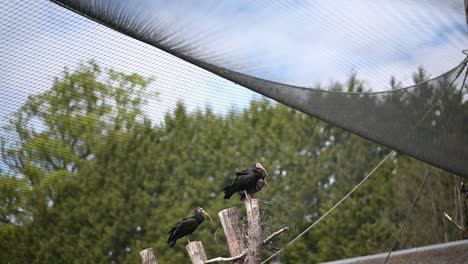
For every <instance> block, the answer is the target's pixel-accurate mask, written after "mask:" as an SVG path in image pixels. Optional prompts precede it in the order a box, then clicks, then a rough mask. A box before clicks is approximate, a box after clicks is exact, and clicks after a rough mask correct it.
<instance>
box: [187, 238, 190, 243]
mask: <svg viewBox="0 0 468 264" xmlns="http://www.w3.org/2000/svg"><path fill="white" fill-rule="evenodd" d="M187 241H188V243H189V244H190V239H189V236H187Z"/></svg>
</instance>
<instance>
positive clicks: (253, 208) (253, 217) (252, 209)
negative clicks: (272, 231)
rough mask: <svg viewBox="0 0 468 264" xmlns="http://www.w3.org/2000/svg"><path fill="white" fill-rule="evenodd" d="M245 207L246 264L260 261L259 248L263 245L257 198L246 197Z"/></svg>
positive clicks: (255, 263)
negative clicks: (246, 226) (246, 225)
mask: <svg viewBox="0 0 468 264" xmlns="http://www.w3.org/2000/svg"><path fill="white" fill-rule="evenodd" d="M245 208H246V209H247V222H248V225H249V227H248V229H247V236H248V238H247V246H248V250H247V256H246V257H245V262H244V263H247V264H259V263H260V262H261V249H262V245H263V239H262V228H261V226H260V207H259V205H258V200H257V199H246V200H245Z"/></svg>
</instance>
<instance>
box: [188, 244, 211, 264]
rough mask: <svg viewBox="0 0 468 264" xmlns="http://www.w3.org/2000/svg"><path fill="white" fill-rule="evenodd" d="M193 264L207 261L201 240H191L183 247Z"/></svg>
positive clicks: (202, 263) (201, 263)
mask: <svg viewBox="0 0 468 264" xmlns="http://www.w3.org/2000/svg"><path fill="white" fill-rule="evenodd" d="M185 248H186V249H187V252H188V253H189V256H190V259H191V260H192V263H193V264H204V263H205V261H207V258H206V253H205V250H204V249H203V244H202V242H201V241H192V242H190V243H188V245H187V246H186V247H185Z"/></svg>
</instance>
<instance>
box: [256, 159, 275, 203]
mask: <svg viewBox="0 0 468 264" xmlns="http://www.w3.org/2000/svg"><path fill="white" fill-rule="evenodd" d="M255 167H256V168H257V169H261V170H263V171H264V172H265V174H266V176H268V172H267V171H266V169H265V168H263V166H262V164H261V163H260V162H256V163H255ZM263 181H264V182H265V185H266V186H267V187H268V191H269V192H270V195H271V188H270V185H269V184H268V182H267V180H266V177H265V178H263Z"/></svg>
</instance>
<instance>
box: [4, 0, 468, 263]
mask: <svg viewBox="0 0 468 264" xmlns="http://www.w3.org/2000/svg"><path fill="white" fill-rule="evenodd" d="M55 2H56V3H55ZM55 2H52V1H46V0H28V1H19V0H18V1H16V0H15V1H5V3H2V6H1V7H0V17H1V19H2V20H3V21H2V22H3V23H0V29H1V30H0V31H1V32H2V38H1V40H0V50H1V52H0V76H1V77H2V78H1V82H0V83H1V84H0V126H1V130H0V142H1V149H0V151H1V153H0V154H1V160H0V241H1V242H0V262H1V263H73V262H78V263H109V262H111V263H137V262H139V261H140V259H139V258H140V257H139V252H140V251H141V250H143V249H145V248H149V247H151V248H153V249H154V251H155V252H156V255H157V257H158V259H159V261H160V262H161V263H187V262H188V261H189V258H188V256H187V254H186V252H185V248H184V247H185V244H186V240H185V238H182V239H180V240H179V241H178V242H177V243H176V245H175V247H174V248H169V246H168V245H167V243H166V240H167V238H168V231H169V230H170V229H171V228H172V227H173V226H174V225H175V224H176V223H177V222H178V221H180V220H181V219H182V218H184V217H188V216H191V215H193V213H194V210H195V208H196V207H198V206H202V207H203V208H204V209H205V210H206V211H208V212H209V213H210V214H211V216H212V217H213V220H214V221H213V222H209V221H207V219H205V222H203V223H202V224H201V226H200V227H199V228H198V229H197V230H196V232H194V234H193V236H192V237H191V239H192V240H201V241H203V245H204V248H205V251H206V253H207V255H208V257H209V258H212V257H217V256H228V255H229V252H228V250H227V246H226V241H225V237H224V234H223V232H222V228H221V225H220V223H219V219H218V217H216V212H219V211H221V210H223V209H226V208H229V207H237V208H239V213H240V215H241V218H240V220H241V224H242V227H243V231H244V232H245V229H246V220H245V209H244V204H243V203H242V202H240V201H239V197H238V196H237V194H236V195H234V196H233V197H232V198H231V199H230V200H224V199H223V193H222V190H223V187H224V186H225V185H226V184H227V183H230V182H231V181H232V179H233V177H234V175H235V172H236V171H240V170H242V169H246V168H248V167H249V166H251V165H252V163H253V162H255V161H259V162H261V163H262V164H263V165H264V167H265V168H266V169H267V170H268V172H269V176H268V180H269V182H270V184H271V186H272V190H273V191H272V195H271V196H269V195H268V191H266V190H265V188H264V189H263V190H261V191H259V192H258V193H255V197H257V198H259V199H260V208H261V216H260V217H261V220H262V221H261V228H262V237H263V238H266V237H268V236H269V235H271V234H273V233H274V232H275V231H277V230H280V229H281V228H283V227H285V226H287V227H288V228H289V231H288V232H285V233H283V234H282V235H280V236H278V237H277V238H275V239H273V240H272V241H271V243H269V244H268V245H265V247H264V248H263V249H262V250H263V251H262V252H263V253H262V254H263V259H266V257H268V256H269V255H271V254H272V253H273V252H275V251H277V250H278V249H280V248H284V246H285V245H288V243H289V242H290V241H291V240H292V239H293V238H294V237H296V236H297V235H298V234H300V233H301V232H302V231H303V230H305V228H307V227H308V226H310V225H311V224H312V223H314V222H315V221H316V220H317V219H319V217H320V216H321V215H323V213H324V212H326V211H327V210H328V209H329V208H331V207H332V206H333V205H334V204H335V203H336V202H337V201H339V200H340V199H341V197H343V195H344V194H346V193H347V192H348V191H349V190H350V189H351V188H352V187H353V186H355V184H356V183H358V182H359V181H360V180H362V179H363V178H364V177H366V175H368V173H369V172H370V171H372V169H373V168H375V166H376V165H377V164H379V162H381V161H382V159H383V158H384V157H386V156H387V154H388V153H391V152H390V150H389V149H387V148H386V147H389V148H391V149H395V150H398V151H401V152H403V153H407V154H409V155H411V156H413V157H416V158H417V159H420V160H422V161H425V162H427V163H430V164H433V165H435V166H438V167H440V168H443V169H445V170H446V171H444V170H438V169H434V170H432V171H433V172H432V174H434V175H433V177H430V178H429V180H428V183H427V186H430V188H428V189H425V190H423V192H422V194H421V198H420V201H421V204H420V205H419V204H418V205H417V206H416V207H415V210H414V213H413V215H414V217H412V218H410V219H409V222H408V225H407V228H406V231H405V232H406V233H404V234H403V235H402V239H401V241H400V242H399V244H398V247H399V248H408V247H413V246H421V245H427V244H431V243H438V242H443V241H447V240H457V239H463V238H466V233H464V232H462V231H460V230H459V229H457V228H456V226H455V225H452V224H451V222H446V221H444V220H442V219H441V216H443V213H447V214H448V215H450V216H451V217H452V218H451V219H452V220H453V221H454V222H456V223H457V224H460V225H462V226H464V227H465V228H466V223H465V225H464V224H463V223H464V221H466V219H467V217H465V215H464V213H463V212H465V211H466V210H465V211H463V208H464V207H463V206H464V200H463V199H464V197H465V196H461V195H460V189H459V186H460V179H459V178H457V177H453V175H452V174H450V173H449V172H454V173H457V174H459V175H462V176H464V177H466V176H467V171H468V165H467V164H466V162H464V161H466V160H467V152H468V150H467V148H466V146H467V143H468V142H467V141H468V138H467V135H468V131H467V129H468V128H467V124H468V120H467V118H468V117H467V115H468V109H467V101H468V100H467V99H468V98H467V90H466V88H464V87H463V85H462V84H463V82H464V81H463V80H464V78H465V76H466V75H465V74H466V67H465V63H466V60H464V55H463V54H462V53H461V52H460V51H461V50H462V49H463V48H465V44H466V39H465V36H464V33H463V31H464V30H465V25H464V14H463V13H462V12H460V10H461V9H460V4H461V1H426V2H424V4H415V2H414V1H403V0H402V1H395V2H394V1H388V3H385V4H380V3H379V4H376V3H374V1H367V2H366V1H361V2H360V3H361V4H363V3H364V4H365V6H366V8H365V10H364V11H365V14H367V15H368V16H371V15H372V16H374V17H375V16H376V17H379V19H381V24H378V25H375V24H372V23H366V21H365V19H362V17H355V15H353V12H351V10H354V9H353V6H352V5H350V4H346V3H347V2H348V1H341V2H340V3H338V2H337V4H336V5H333V6H329V7H323V6H319V4H316V5H315V6H313V5H311V4H306V3H296V2H294V3H293V2H283V1H278V2H270V1H256V2H255V3H250V1H246V2H242V1H241V2H232V3H231V2H230V3H228V2H220V1H203V2H202V3H199V2H197V3H195V2H194V3H190V2H188V1H184V2H178V3H167V2H164V1H145V0H142V1H98V0H96V1H55ZM329 2H332V1H329ZM442 2H443V3H442ZM57 3H58V4H57ZM64 7H66V8H64ZM208 7H209V8H208ZM339 7H343V9H341V8H339ZM361 7H362V5H361ZM187 10H191V11H190V12H188V11H187ZM416 13H417V16H416ZM442 13H443V15H441V14H442ZM361 15H362V13H361ZM369 19H370V17H369ZM394 21H400V22H401V23H402V24H405V25H411V26H408V27H406V28H407V29H408V31H406V33H405V36H406V37H411V38H409V39H408V38H402V39H399V40H398V41H396V42H392V43H394V44H393V45H390V44H389V45H381V43H389V42H390V41H391V40H392V39H394V38H395V36H397V35H399V34H400V33H401V32H400V31H398V30H397V31H391V32H390V31H389V30H392V29H394V28H400V27H396V26H394V25H393V22H394ZM454 21H455V22H454ZM316 22H317V25H319V26H318V27H319V30H318V31H316V30H317V28H315V29H314V30H312V29H308V27H304V25H311V27H314V26H313V25H316ZM385 25H391V26H389V27H386V26H385ZM337 28H340V29H339V30H337ZM353 28H355V29H356V30H357V31H356V30H354V29H353ZM383 29H385V30H383ZM366 30H371V31H372V32H374V33H375V34H368V33H366ZM359 32H361V33H359ZM385 32H386V33H385ZM434 32H435V33H434ZM122 33H124V34H122ZM356 34H357V35H356ZM335 35H336V36H338V38H334V37H333V36H335ZM427 36H432V37H434V38H431V37H429V38H426V37H427ZM313 39H319V40H322V41H324V43H325V46H328V49H325V48H324V45H321V46H317V45H315V42H313V41H311V40H313ZM431 39H432V40H431ZM415 40H418V41H417V42H414V41H415ZM339 42H343V43H345V44H346V45H344V46H347V47H351V49H340V47H339V46H338V45H336V43H339ZM439 42H440V43H444V44H443V45H442V44H440V43H439ZM317 43H318V42H317ZM428 43H429V44H428ZM426 45H428V46H431V47H434V46H435V47H436V48H435V49H429V48H428V46H426ZM155 47H156V48H155ZM286 47H287V48H286ZM376 47H379V48H380V49H376ZM429 50H430V51H431V52H429ZM350 51H353V52H352V53H353V54H356V53H357V54H360V56H359V57H354V58H352V59H351V58H349V60H348V59H346V60H344V61H342V60H341V58H347V55H348V54H349V53H348V52H350ZM174 55H175V56H174ZM413 56H414V57H413ZM410 57H411V58H410ZM389 58H390V61H389V60H387V59H389ZM394 58H400V59H401V58H403V59H404V60H405V61H411V63H408V64H406V63H401V62H398V60H397V59H395V61H392V60H393V59H394ZM337 59H340V60H338V61H337ZM317 61H319V62H320V63H317ZM384 61H385V63H384ZM460 61H461V63H460ZM457 64H458V66H455V65H457ZM375 65H379V66H378V67H377V66H375ZM419 65H423V66H424V70H423V69H422V68H421V69H419V70H417V67H418V66H419ZM374 67H375V69H374ZM453 67H455V68H453ZM450 68H453V69H451V70H449V69H450ZM353 70H354V72H356V74H357V75H356V74H352V72H353ZM414 71H416V73H415V74H414V76H413V75H412V74H413V72H414ZM350 72H351V76H350ZM429 73H430V74H431V75H432V76H438V77H436V78H433V79H431V78H430V77H429ZM391 75H395V76H396V77H397V78H396V79H392V80H393V81H392V82H390V84H389V85H386V84H385V83H388V80H389V79H390V76H391ZM357 76H359V78H358V77H357ZM361 77H362V78H363V79H365V81H361V79H360V78H361ZM412 77H413V78H412ZM397 79H398V80H401V83H400V82H398V81H396V80H397ZM413 79H414V80H413ZM329 80H333V81H332V82H331V81H329ZM319 82H320V84H318V83H319ZM413 82H414V83H419V84H417V85H415V86H409V84H410V83H413ZM403 85H404V86H405V87H406V88H403ZM247 88H248V89H247ZM371 89H372V91H371ZM252 90H253V91H252ZM381 90H389V91H385V92H380V91H381ZM262 95H265V96H266V97H264V96H262ZM269 98H271V99H273V100H270V99H269ZM277 102H279V103H277ZM284 105H287V106H290V107H287V106H284ZM294 109H297V110H300V111H301V112H304V113H307V114H308V115H306V114H303V113H301V112H298V111H296V110H294ZM309 115H312V116H313V117H317V118H318V119H317V118H313V117H310V116H309ZM323 121H326V122H323ZM337 127H338V128H337ZM340 128H343V129H340ZM347 131H351V132H353V133H356V134H358V135H360V136H362V137H365V138H367V139H370V140H371V141H374V142H371V141H368V140H365V139H362V138H361V137H358V136H355V135H352V134H350V133H348V132H347ZM375 142H377V143H378V144H377V143H375ZM379 144H380V145H379ZM425 165H426V164H424V163H422V162H419V161H416V160H414V159H411V158H409V157H407V156H405V155H400V154H395V155H393V154H392V155H390V156H389V158H388V160H387V161H385V162H383V163H382V166H380V167H379V169H378V170H376V171H375V175H373V176H372V177H371V178H369V180H368V181H367V182H365V183H364V184H363V185H362V186H361V187H360V188H359V189H358V190H357V191H356V192H355V193H353V195H352V196H351V197H350V199H349V200H346V201H345V202H344V203H343V205H341V207H340V208H338V209H337V210H336V211H334V212H333V213H331V214H330V215H329V217H328V218H327V219H325V220H324V221H323V222H321V223H320V224H318V225H317V226H316V227H314V229H312V230H311V231H310V232H309V233H307V234H306V235H305V236H304V237H302V238H301V239H299V240H297V241H296V242H295V243H294V244H292V245H291V246H290V247H288V248H287V250H285V251H283V252H281V261H282V262H284V263H302V262H307V263H315V262H322V261H328V260H333V259H337V258H345V257H354V256H358V255H365V254H372V253H378V252H382V251H385V250H387V249H388V248H389V247H390V246H391V243H392V242H393V234H394V232H395V231H396V230H398V227H399V223H400V222H401V220H402V219H403V217H404V215H405V214H406V211H407V208H408V207H409V206H410V204H409V203H410V202H411V201H412V200H413V198H414V196H413V195H414V191H415V189H416V188H417V186H419V185H420V182H421V180H422V178H421V176H422V175H423V174H424V172H425V171H426V168H425ZM447 171H449V172H447ZM465 186H466V185H465ZM428 229H431V232H426V231H427V230H428Z"/></svg>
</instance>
